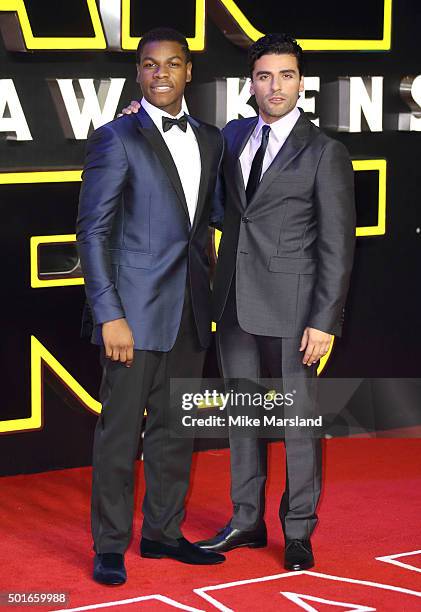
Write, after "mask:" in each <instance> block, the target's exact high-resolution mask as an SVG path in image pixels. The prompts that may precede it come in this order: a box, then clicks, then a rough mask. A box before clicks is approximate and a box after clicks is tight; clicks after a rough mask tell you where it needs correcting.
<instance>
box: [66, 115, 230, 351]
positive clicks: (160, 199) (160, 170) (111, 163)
mask: <svg viewBox="0 0 421 612" xmlns="http://www.w3.org/2000/svg"><path fill="white" fill-rule="evenodd" d="M188 121H189V124H190V125H191V127H192V129H193V131H194V133H195V136H196V139H197V142H198V145H199V150H200V156H201V164H202V172H201V180H200V187H199V196H198V203H197V210H196V215H195V218H194V222H193V225H191V223H190V218H189V214H188V209H187V203H186V199H185V196H184V191H183V188H182V185H181V181H180V178H179V175H178V172H177V169H176V166H175V164H174V161H173V159H172V156H171V154H170V152H169V149H168V147H167V146H166V144H165V141H164V139H163V138H162V136H161V134H160V132H159V130H158V129H157V128H156V126H155V124H154V123H153V121H152V119H151V118H150V117H149V115H148V114H147V112H146V111H145V110H144V109H143V107H141V109H140V110H139V113H138V114H133V115H126V116H124V117H121V118H119V119H116V120H114V121H112V122H111V123H108V124H106V125H104V126H102V127H101V128H99V129H97V130H96V131H95V132H94V133H93V134H92V135H91V137H90V138H89V140H88V144H87V153H86V161H85V166H84V171H83V175H82V178H83V181H82V188H81V192H80V201H79V214H78V219H77V244H78V250H79V255H80V260H81V265H82V270H83V274H84V278H85V290H86V295H87V300H88V303H89V306H90V310H91V313H92V318H93V331H92V342H94V343H95V344H102V330H101V324H102V323H104V322H106V321H110V320H113V319H118V318H121V317H125V318H126V319H127V322H128V324H129V326H130V328H131V330H132V333H133V337H134V343H135V348H136V349H143V350H154V351H169V350H170V349H171V348H172V346H173V345H174V342H175V339H176V336H177V332H178V328H179V325H180V320H181V312H182V308H183V302H184V293H185V288H186V278H187V274H189V277H190V278H189V280H190V283H189V285H190V290H191V298H192V304H193V311H194V316H195V321H196V325H197V331H198V337H199V341H200V343H201V345H202V346H203V347H204V348H206V347H207V346H208V345H209V343H210V339H211V307H210V287H209V264H208V258H207V254H206V246H207V236H208V225H209V223H211V217H212V214H216V215H217V216H218V215H219V213H212V197H213V194H214V191H215V182H216V177H217V174H218V168H219V164H220V162H221V158H222V154H223V147H224V144H223V138H222V135H221V133H220V132H219V130H218V129H217V128H215V127H214V126H211V125H207V124H205V123H202V122H199V121H197V120H195V119H193V118H192V117H188ZM172 129H179V128H177V127H173V128H172ZM188 163H189V160H188V159H186V164H188Z"/></svg>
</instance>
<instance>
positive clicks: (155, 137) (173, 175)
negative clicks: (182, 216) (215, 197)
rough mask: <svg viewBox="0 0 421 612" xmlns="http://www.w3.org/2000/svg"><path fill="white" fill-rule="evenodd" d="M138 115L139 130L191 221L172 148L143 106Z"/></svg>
mask: <svg viewBox="0 0 421 612" xmlns="http://www.w3.org/2000/svg"><path fill="white" fill-rule="evenodd" d="M136 117H137V119H138V120H139V124H138V130H139V131H140V133H141V134H142V135H143V136H144V137H145V138H146V139H147V141H148V142H149V144H150V145H151V147H152V149H153V150H154V152H155V153H156V155H157V157H158V159H159V160H160V162H161V164H162V167H163V168H164V170H165V172H166V173H167V174H168V177H169V179H170V181H171V183H172V186H173V187H174V191H175V192H176V194H177V196H178V199H179V201H180V204H181V206H182V207H183V210H184V212H185V213H186V215H187V218H188V220H189V221H190V215H189V210H188V208H187V201H186V196H185V195H184V189H183V186H182V184H181V180H180V176H179V174H178V171H177V167H176V165H175V163H174V160H173V158H172V155H171V153H170V150H169V149H168V147H167V145H166V143H165V140H164V139H163V138H162V136H161V134H160V131H159V130H158V128H157V127H156V125H155V124H154V122H153V121H152V119H151V118H150V117H149V115H148V113H147V112H146V111H145V109H144V108H143V106H142V107H141V108H140V109H139V112H138V113H137V115H136ZM173 129H174V128H173Z"/></svg>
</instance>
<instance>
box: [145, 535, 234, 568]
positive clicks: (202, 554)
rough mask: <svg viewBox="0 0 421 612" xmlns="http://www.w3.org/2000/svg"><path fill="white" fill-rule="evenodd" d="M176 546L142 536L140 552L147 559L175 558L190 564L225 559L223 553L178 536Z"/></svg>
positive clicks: (205, 563) (202, 563)
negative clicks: (200, 546) (203, 548)
mask: <svg viewBox="0 0 421 612" xmlns="http://www.w3.org/2000/svg"><path fill="white" fill-rule="evenodd" d="M177 543H178V545H177V546H170V545H168V544H163V543H162V542H156V541H154V540H148V539H147V538H142V540H141V542H140V554H141V556H142V557H148V558H149V559H163V558H168V559H175V560H176V561H181V562H182V563H190V564H191V565H215V564H216V563H222V562H223V561H225V557H224V555H218V554H217V553H214V552H210V551H208V550H202V549H201V548H199V547H198V546H196V544H192V543H191V542H189V541H188V540H186V538H179V539H178V540H177Z"/></svg>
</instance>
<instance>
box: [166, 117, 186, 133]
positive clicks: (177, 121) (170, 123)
mask: <svg viewBox="0 0 421 612" xmlns="http://www.w3.org/2000/svg"><path fill="white" fill-rule="evenodd" d="M173 125H178V127H179V128H180V130H183V132H187V117H186V115H183V116H182V117H180V119H175V118H174V119H172V118H171V117H162V129H163V130H164V132H168V130H170V129H171V128H172V126H173Z"/></svg>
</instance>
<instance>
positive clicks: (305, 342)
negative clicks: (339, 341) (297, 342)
mask: <svg viewBox="0 0 421 612" xmlns="http://www.w3.org/2000/svg"><path fill="white" fill-rule="evenodd" d="M331 341H332V334H327V333H326V332H323V331H320V330H318V329H314V328H313V327H306V328H305V330H304V333H303V337H302V339H301V346H300V351H304V350H305V353H304V357H303V364H304V365H308V366H311V365H313V364H314V363H317V362H318V361H319V359H321V358H322V357H323V356H324V355H326V353H327V352H328V350H329V346H330V343H331Z"/></svg>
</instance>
